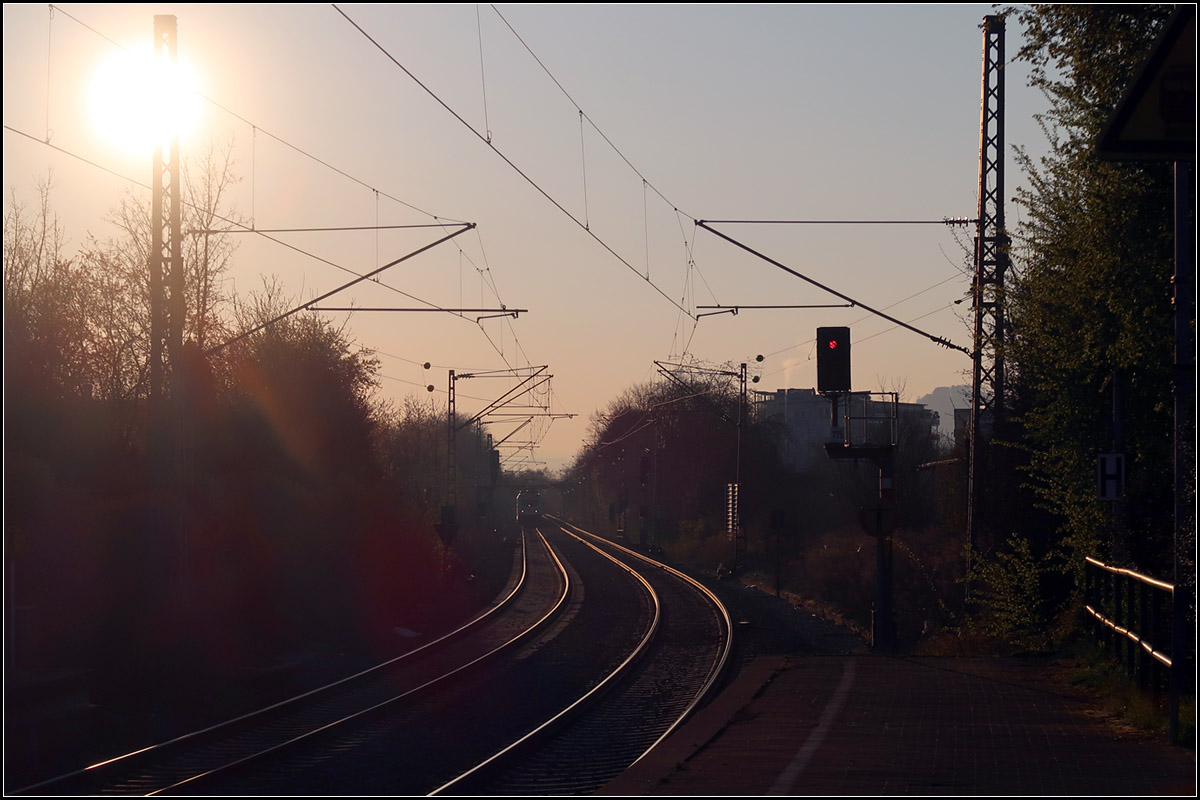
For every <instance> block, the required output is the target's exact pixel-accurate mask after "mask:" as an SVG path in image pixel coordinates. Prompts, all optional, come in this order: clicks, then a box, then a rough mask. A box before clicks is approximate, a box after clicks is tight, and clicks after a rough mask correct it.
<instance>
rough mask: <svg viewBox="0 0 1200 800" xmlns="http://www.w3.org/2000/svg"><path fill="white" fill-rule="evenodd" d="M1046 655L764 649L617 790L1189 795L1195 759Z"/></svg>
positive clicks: (611, 791)
mask: <svg viewBox="0 0 1200 800" xmlns="http://www.w3.org/2000/svg"><path fill="white" fill-rule="evenodd" d="M1049 667H1050V662H1049V661H1048V659H1042V658H913V657H899V656H886V655H875V654H871V653H869V652H868V651H866V650H865V648H863V647H855V646H844V643H843V645H838V646H835V647H834V648H832V650H826V651H825V652H808V653H803V652H793V653H790V654H779V653H765V654H760V655H758V656H757V657H756V658H754V659H753V660H751V661H750V662H749V663H748V664H746V665H745V666H744V667H743V668H742V669H741V671H740V674H739V676H738V678H737V679H736V680H735V681H734V682H733V684H732V685H731V686H730V687H729V688H727V689H726V690H725V691H724V692H722V694H721V695H720V696H719V697H718V698H717V699H716V700H714V701H713V702H712V703H711V704H709V706H707V707H706V708H705V709H702V710H701V711H700V712H699V713H698V714H697V715H696V716H695V717H694V718H693V719H692V720H691V721H690V722H689V723H688V724H687V725H685V726H684V727H683V728H682V729H681V730H680V731H678V732H677V733H676V734H674V735H673V736H672V737H671V738H670V739H668V740H667V741H666V742H664V743H663V745H662V746H661V747H660V748H658V749H657V750H656V751H655V752H654V753H652V754H651V755H650V756H648V757H647V758H646V759H643V760H642V761H641V762H639V763H637V764H635V765H634V766H633V767H632V768H631V769H630V770H628V771H627V772H626V773H625V774H623V775H621V776H620V777H619V778H617V779H616V780H615V781H613V782H612V783H610V784H609V785H608V786H607V787H605V789H604V790H602V792H601V794H606V795H695V796H702V795H734V794H737V795H767V794H803V795H825V794H833V795H885V794H917V795H941V794H957V795H1057V796H1062V795H1118V796H1119V795H1183V796H1195V794H1196V755H1195V751H1194V750H1191V749H1187V748H1182V747H1173V746H1171V745H1169V744H1168V743H1167V742H1166V741H1165V739H1164V738H1161V737H1160V738H1156V737H1153V736H1148V735H1146V734H1143V733H1140V732H1137V731H1133V730H1130V729H1128V728H1123V727H1121V726H1120V725H1119V723H1118V722H1117V721H1116V720H1115V719H1113V718H1112V717H1111V716H1108V715H1106V714H1104V713H1103V712H1101V711H1100V710H1099V709H1098V706H1097V704H1096V703H1095V701H1094V700H1093V699H1091V698H1089V697H1087V696H1086V694H1085V693H1083V692H1081V691H1080V690H1078V689H1075V688H1074V687H1071V686H1069V685H1068V684H1066V683H1063V682H1062V681H1061V680H1059V679H1055V678H1054V677H1053V676H1052V675H1051V673H1050V672H1049V671H1048V670H1049Z"/></svg>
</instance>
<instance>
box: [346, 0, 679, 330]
mask: <svg viewBox="0 0 1200 800" xmlns="http://www.w3.org/2000/svg"><path fill="white" fill-rule="evenodd" d="M334 9H336V10H337V12H338V13H339V14H341V15H342V16H343V17H344V18H345V19H346V21H347V22H349V23H350V24H351V25H352V26H353V27H354V29H355V30H357V31H358V32H359V33H360V34H362V36H363V38H365V39H366V40H367V41H369V42H370V43H371V44H373V45H374V46H375V48H376V49H377V50H379V52H380V53H382V54H383V55H384V57H385V58H387V59H388V60H389V61H391V62H392V63H393V64H394V65H395V66H396V67H397V68H398V69H399V70H400V71H401V72H403V73H404V74H405V75H407V76H408V77H409V78H411V79H412V81H413V82H414V83H416V84H417V85H418V86H419V87H421V89H423V90H424V91H425V93H426V94H428V95H429V96H430V97H432V98H433V99H434V100H435V101H437V103H438V104H439V105H440V106H441V107H442V108H444V109H446V111H447V112H448V113H449V114H450V115H451V116H453V117H454V118H455V119H456V120H458V121H459V122H460V123H461V124H462V125H463V127H465V128H466V129H467V130H469V131H470V132H471V133H473V134H474V135H475V136H476V137H477V138H478V139H479V140H480V141H481V142H483V143H484V144H485V145H487V146H488V147H489V148H491V150H492V152H494V153H495V154H496V155H497V156H499V157H500V159H501V160H502V161H503V162H504V163H505V164H508V166H509V167H511V168H512V169H513V171H514V172H516V173H517V174H518V175H520V176H521V177H522V178H523V179H524V180H525V182H526V183H528V184H529V185H530V186H532V187H533V188H534V189H535V190H537V192H538V193H539V194H541V195H542V197H544V198H546V199H547V200H548V201H549V202H550V203H551V204H552V205H553V206H554V207H555V208H557V209H558V210H559V211H561V212H562V213H563V214H565V215H566V217H567V218H568V219H570V220H571V221H572V222H574V223H575V224H576V225H577V226H579V227H580V228H581V229H582V230H583V231H584V232H586V233H587V234H588V235H589V236H591V237H592V239H594V240H595V241H596V242H597V243H598V244H599V245H600V246H601V247H603V248H604V249H605V250H607V251H608V252H609V253H610V254H611V255H612V256H613V257H614V258H616V259H617V260H618V261H620V262H621V263H622V264H624V265H625V266H626V267H627V268H628V269H629V270H630V271H631V272H633V273H634V274H635V275H637V276H638V277H640V278H642V279H643V280H645V281H646V283H647V284H649V285H650V287H651V288H652V289H654V291H656V292H658V293H659V294H660V295H662V297H663V298H664V299H666V301H667V302H668V303H670V304H671V305H673V306H675V307H676V308H678V309H679V310H680V311H682V312H684V313H685V314H687V315H688V316H689V317H693V318H694V315H693V314H692V313H691V312H690V311H688V310H687V309H685V308H684V307H683V306H681V305H679V304H678V303H676V302H675V301H674V300H673V299H672V298H671V297H670V295H668V294H667V293H666V292H664V291H663V290H662V288H660V287H659V286H658V284H656V283H654V282H653V281H651V280H650V279H649V278H647V277H646V276H644V275H642V273H641V272H639V271H638V269H637V268H636V267H634V266H633V264H631V263H629V261H627V260H626V259H625V258H624V257H623V256H622V255H621V254H620V253H618V252H617V251H616V250H614V249H613V248H612V247H611V246H610V245H609V244H608V243H607V242H605V241H604V240H603V239H601V238H600V237H599V236H598V235H596V233H595V232H594V231H592V230H590V229H589V228H588V226H587V225H586V224H585V223H584V222H583V221H581V220H580V219H579V218H578V217H576V216H575V215H574V214H572V213H571V212H570V211H568V210H567V209H566V208H565V207H564V206H563V205H562V204H561V203H559V202H558V201H557V200H555V199H554V198H553V197H552V196H551V195H550V193H549V192H547V191H546V190H545V189H543V188H542V187H541V185H540V184H538V182H537V181H535V180H534V179H533V178H531V177H530V176H529V175H528V174H526V173H525V171H524V170H522V169H521V168H520V167H518V166H517V165H516V164H515V163H514V162H513V161H512V159H510V158H509V157H508V156H506V155H505V154H504V153H503V152H501V151H500V149H499V148H498V147H496V146H495V145H494V144H492V142H491V141H490V139H489V137H486V136H484V135H483V134H481V133H480V132H479V131H478V130H476V129H475V127H474V126H473V125H471V123H469V122H467V121H466V120H465V119H463V117H462V116H461V115H460V114H459V113H458V112H457V111H455V110H454V109H453V108H451V107H450V106H449V105H448V104H447V103H446V101H444V100H443V99H442V98H441V97H439V96H438V95H437V94H436V93H435V92H434V91H433V90H432V89H430V88H429V87H428V86H426V85H425V84H424V83H422V82H421V81H420V80H419V79H418V78H417V77H416V76H415V75H413V74H412V72H410V71H409V70H408V68H407V67H405V66H404V65H403V64H401V63H400V62H399V60H397V59H396V57H395V56H393V55H392V54H391V53H390V52H388V50H387V49H386V48H385V47H384V46H383V45H381V44H380V43H379V42H378V41H376V40H375V39H374V37H372V36H371V35H370V34H369V33H367V32H366V31H365V30H364V29H363V28H362V26H361V25H359V24H358V23H357V22H355V21H354V20H353V19H351V18H350V16H349V15H348V14H347V13H346V12H345V11H343V10H342V9H340V8H338V6H337V5H334ZM581 113H582V112H581Z"/></svg>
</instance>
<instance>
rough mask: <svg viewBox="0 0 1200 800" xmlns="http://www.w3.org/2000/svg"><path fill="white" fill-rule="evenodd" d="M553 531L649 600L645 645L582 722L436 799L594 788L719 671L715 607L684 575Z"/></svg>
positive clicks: (669, 727) (699, 695)
mask: <svg viewBox="0 0 1200 800" xmlns="http://www.w3.org/2000/svg"><path fill="white" fill-rule="evenodd" d="M556 522H559V524H560V525H561V528H560V529H561V532H562V535H565V536H569V537H572V538H574V539H576V540H578V541H579V542H581V543H583V544H585V545H587V546H590V547H593V548H596V549H597V550H598V551H599V552H602V553H604V554H606V555H607V556H608V557H610V558H613V559H615V560H616V561H617V562H619V563H620V564H622V565H623V566H625V567H626V568H627V569H629V570H630V571H631V572H634V573H636V574H638V575H639V576H640V578H641V579H642V580H644V581H645V582H646V585H647V586H649V587H650V590H651V591H652V592H653V594H654V597H655V601H656V606H657V617H658V621H659V622H658V625H657V627H656V635H655V637H654V639H653V640H652V641H651V642H650V643H649V645H648V646H647V647H646V648H645V651H644V652H639V653H638V654H637V656H638V657H637V658H636V659H631V660H630V663H629V664H628V665H626V668H625V669H624V670H623V672H622V674H621V676H620V682H619V683H617V682H615V685H614V687H613V689H612V691H610V692H608V693H607V694H605V695H604V696H603V697H601V698H598V699H597V701H596V702H595V703H594V705H593V706H592V707H590V708H589V709H588V711H587V713H584V714H580V715H578V716H577V717H576V718H574V719H569V720H565V721H564V722H563V723H562V724H559V725H557V726H555V727H554V728H553V729H552V730H548V731H547V732H546V733H545V735H544V736H543V737H542V741H540V742H539V746H537V747H536V748H533V747H529V748H525V751H524V752H520V753H514V754H513V755H512V757H510V758H507V759H505V761H504V763H502V764H497V765H495V766H493V767H492V768H491V769H487V770H486V771H485V770H483V769H480V770H476V772H475V773H472V774H470V775H466V776H463V777H462V778H460V779H459V780H458V781H456V782H454V783H452V784H449V785H448V786H445V787H442V788H441V789H439V790H438V792H439V793H443V794H450V793H453V794H466V793H478V794H485V795H545V794H553V795H565V794H574V795H578V794H590V793H592V792H595V791H596V790H598V789H600V788H601V787H602V786H604V785H605V784H606V783H608V782H609V781H610V780H612V779H613V778H615V777H616V776H617V775H619V774H620V773H621V772H623V771H624V770H626V769H628V768H629V767H630V766H631V765H632V764H634V763H635V762H637V761H638V760H639V759H640V758H642V757H643V756H645V755H647V754H648V753H649V752H650V751H651V750H652V749H653V748H654V747H655V746H656V745H657V744H659V743H660V742H661V741H662V740H664V739H665V738H666V737H667V736H668V735H670V733H671V732H673V731H674V730H675V729H676V728H677V727H678V726H679V725H680V724H682V723H683V722H684V721H685V720H686V719H687V718H688V717H689V716H690V715H691V714H692V712H693V711H695V710H696V708H698V707H699V706H700V705H702V704H703V703H704V702H706V701H707V700H708V699H710V697H711V695H712V693H713V692H714V691H715V690H716V688H717V686H718V684H719V681H720V679H721V677H722V675H723V673H724V670H725V669H726V667H727V666H728V663H729V662H728V659H729V655H730V652H731V645H732V639H731V621H730V619H729V615H728V612H727V611H726V610H725V608H724V606H723V605H722V604H721V602H720V601H719V600H718V599H717V598H716V597H715V596H714V595H713V594H712V593H711V592H709V591H708V590H707V589H705V588H704V587H703V586H702V585H700V584H699V583H697V582H696V581H694V580H692V579H691V578H689V577H687V576H686V575H684V574H682V573H680V572H678V571H676V570H673V569H671V568H670V567H667V566H665V565H663V564H660V563H658V562H656V561H653V560H652V559H649V558H647V557H645V556H643V555H641V554H639V553H637V552H635V551H633V550H630V549H628V548H625V547H623V546H621V545H619V544H616V543H614V542H610V541H608V540H605V539H603V538H601V537H599V536H595V535H592V534H589V533H587V532H585V531H583V530H582V529H580V528H577V527H575V526H572V525H569V524H567V523H562V522H561V521H556Z"/></svg>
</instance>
